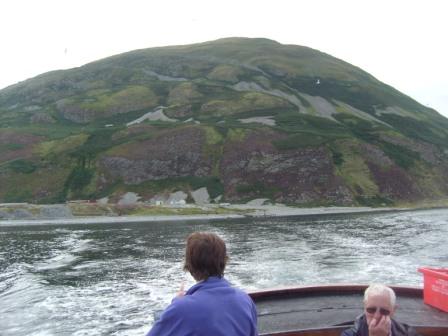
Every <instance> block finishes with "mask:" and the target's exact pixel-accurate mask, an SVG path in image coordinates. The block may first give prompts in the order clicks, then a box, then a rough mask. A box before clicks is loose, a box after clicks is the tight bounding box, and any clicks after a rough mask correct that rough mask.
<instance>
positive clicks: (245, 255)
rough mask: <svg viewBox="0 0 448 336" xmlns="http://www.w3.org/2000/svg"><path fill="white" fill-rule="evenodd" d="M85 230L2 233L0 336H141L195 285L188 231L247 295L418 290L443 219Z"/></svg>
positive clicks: (441, 235) (440, 213)
mask: <svg viewBox="0 0 448 336" xmlns="http://www.w3.org/2000/svg"><path fill="white" fill-rule="evenodd" d="M83 228H84V229H83V230H76V229H71V228H69V227H66V226H64V227H57V226H55V227H53V228H52V229H51V230H47V231H45V230H38V229H35V230H34V229H33V230H30V231H28V230H22V231H21V229H20V228H18V229H17V231H14V230H11V229H10V228H9V229H8V230H5V231H2V228H1V227H0V233H1V234H2V240H0V255H1V256H3V257H4V258H5V260H6V264H5V265H6V267H5V268H4V269H3V270H2V271H1V272H0V302H1V304H0V325H1V326H2V331H1V332H0V334H1V335H2V336H12V335H14V336H25V335H26V336H29V335H35V336H47V335H48V336H53V335H57V336H59V335H61V336H67V335H77V336H91V335H92V336H93V335H115V336H137V335H139V336H141V335H144V334H145V333H146V332H147V331H148V330H149V329H150V327H151V325H152V324H153V322H154V317H157V314H159V312H160V311H162V310H163V309H164V308H165V307H166V306H167V305H168V304H169V303H170V302H171V300H172V298H173V296H174V295H175V294H176V292H177V291H178V290H179V287H180V284H181V283H182V281H185V288H186V289H187V288H189V287H190V286H192V285H193V284H194V281H193V279H192V278H191V276H186V275H185V273H184V272H183V270H182V262H183V261H182V258H183V253H184V243H185V237H186V236H187V235H188V234H189V233H190V232H192V231H212V232H216V233H217V234H219V235H220V236H222V237H223V238H224V240H225V241H226V242H227V245H228V250H229V253H230V262H229V265H228V267H227V269H226V278H227V279H228V280H229V281H230V282H231V283H232V284H233V285H235V286H237V287H240V288H243V289H246V290H255V289H264V288H272V287H281V286H293V285H311V284H317V283H319V284H322V283H347V282H358V283H368V282H371V281H379V282H385V283H389V284H402V285H421V283H422V278H421V275H420V274H419V273H417V272H416V269H417V267H418V266H423V265H427V266H443V265H438V263H440V262H441V260H445V261H446V260H447V259H448V250H447V249H446V242H445V237H446V236H447V235H448V211H447V210H434V211H427V212H425V211H423V212H414V213H396V214H382V215H381V214H374V215H372V214H370V215H360V216H357V215H355V216H347V217H344V216H339V217H335V218H331V217H330V218H329V217H328V216H326V217H323V218H322V219H319V218H318V217H316V218H313V219H309V220H304V219H302V220H295V219H292V218H291V219H281V218H279V219H274V220H264V221H263V220H258V221H257V220H254V221H252V222H248V221H245V222H236V221H232V222H213V223H205V222H202V223H199V224H198V223H174V222H173V223H170V224H169V225H167V224H166V223H150V224H144V223H142V224H138V225H137V224H134V225H132V226H129V227H126V228H123V227H121V226H117V225H116V224H114V225H113V226H108V225H106V224H104V228H101V227H100V228H98V226H94V227H92V228H90V227H89V226H87V225H86V226H84V227H83ZM3 238H4V239H3ZM10 244H13V245H10ZM11 246H17V248H16V249H11Z"/></svg>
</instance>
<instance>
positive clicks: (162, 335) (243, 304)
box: [147, 232, 258, 336]
mask: <svg viewBox="0 0 448 336" xmlns="http://www.w3.org/2000/svg"><path fill="white" fill-rule="evenodd" d="M227 260H228V256H227V250H226V244H225V243H224V241H223V240H222V239H221V238H220V237H218V236H217V235H216V234H213V233H205V232H195V233H192V234H190V235H189V236H188V238H187V246H186V249H185V263H184V270H185V271H188V272H190V274H191V275H192V276H193V278H194V279H195V280H196V281H197V283H196V284H195V285H194V286H192V287H191V288H190V289H189V290H188V291H187V292H186V293H184V292H183V288H181V291H180V292H179V293H178V296H177V297H175V298H174V299H173V301H172V302H171V304H170V305H169V306H168V307H167V308H166V309H165V311H164V312H163V313H162V315H161V316H160V319H159V320H158V321H156V322H155V324H154V325H153V327H152V328H151V330H150V331H149V333H148V334H147V336H168V335H170V336H185V335H192V336H211V335H213V336H230V335H232V336H256V335H258V331H257V311H256V309H255V304H254V303H253V301H252V299H251V298H250V297H249V295H247V294H246V293H245V292H243V291H242V290H240V289H237V288H234V287H232V286H231V285H230V284H229V283H228V282H227V280H225V279H224V269H225V267H226V263H227Z"/></svg>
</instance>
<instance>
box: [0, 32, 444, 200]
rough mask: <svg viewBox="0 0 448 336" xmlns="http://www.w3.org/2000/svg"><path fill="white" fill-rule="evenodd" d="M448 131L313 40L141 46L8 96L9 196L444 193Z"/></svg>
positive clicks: (1, 136)
mask: <svg viewBox="0 0 448 336" xmlns="http://www.w3.org/2000/svg"><path fill="white" fill-rule="evenodd" d="M447 130H448V121H447V120H446V119H445V118H443V117H442V116H440V115H439V114H438V113H437V112H436V111H434V110H431V109H428V108H426V107H424V106H422V105H420V104H419V103H418V102H416V101H414V100H412V99H411V98H410V97H407V96H405V95H403V94H401V93H400V92H398V91H396V90H395V89H393V88H391V87H390V86H387V85H386V84H384V83H381V82H379V81H378V80H376V79H375V78H374V77H372V76H371V75H369V74H368V73H366V72H364V71H362V70H361V69H359V68H356V67H353V66H351V65H350V64H348V63H345V62H344V61H342V60H338V59H335V58H333V57H331V56H329V55H327V54H324V53H321V52H319V51H316V50H313V49H310V48H306V47H300V46H285V45H281V44H279V43H277V42H275V41H270V40H265V39H244V38H235V39H223V40H218V41H212V42H207V43H202V44H196V45H190V46H181V47H169V48H154V49H147V50H139V51H135V52H129V53H126V54H122V55H117V56H114V57H111V58H108V59H104V60H100V61H97V62H94V63H91V64H88V65H85V66H83V67H80V68H77V69H72V70H67V71H56V72H52V73H48V74H43V75H41V76H38V77H36V78H33V79H30V80H28V81H25V82H22V83H19V84H17V85H14V86H11V87H9V88H6V89H4V90H2V91H0V202H18V201H33V202H43V203H45V202H49V203H51V202H61V201H65V200H69V199H99V198H105V197H108V199H110V200H111V201H119V200H120V199H121V198H122V196H123V195H126V194H128V193H132V194H133V195H136V197H137V198H139V199H140V200H143V201H150V200H169V199H171V198H170V197H171V196H170V195H174V194H176V193H179V194H182V195H186V196H185V197H186V198H185V197H184V198H183V199H182V200H186V201H187V202H192V201H193V200H194V199H196V198H198V197H197V194H198V193H199V192H198V190H201V192H200V194H201V195H205V194H207V195H208V196H207V197H205V198H204V197H200V198H201V199H209V198H210V199H211V200H216V201H218V200H219V201H231V202H242V201H248V200H250V199H253V198H267V199H270V200H271V201H273V202H284V203H292V204H301V205H319V204H325V205H329V204H339V205H356V204H357V205H391V204H398V203H402V202H420V201H426V200H435V199H444V198H446V197H447V196H448V131H447Z"/></svg>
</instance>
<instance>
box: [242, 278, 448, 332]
mask: <svg viewBox="0 0 448 336" xmlns="http://www.w3.org/2000/svg"><path fill="white" fill-rule="evenodd" d="M390 287H391V288H392V289H393V290H394V291H395V294H396V296H397V306H398V307H397V310H396V312H395V318H396V319H397V320H398V321H400V322H403V323H406V324H409V325H411V326H413V327H414V328H415V329H416V330H417V332H418V333H420V334H421V335H423V336H448V313H447V312H443V311H442V310H439V309H437V308H434V307H432V306H429V305H427V304H425V303H424V302H423V289H422V288H417V287H401V286H390ZM366 288H367V285H360V284H356V285H348V284H347V285H325V286H303V287H285V288H279V289H267V290H260V291H253V292H249V295H250V296H251V297H252V299H253V301H254V302H255V305H256V306H257V312H258V331H259V333H260V335H263V336H340V334H341V332H342V331H343V330H345V329H347V328H349V327H350V326H351V325H353V321H354V319H355V318H356V317H357V316H359V315H361V314H362V313H363V303H362V302H363V298H364V291H365V289H366Z"/></svg>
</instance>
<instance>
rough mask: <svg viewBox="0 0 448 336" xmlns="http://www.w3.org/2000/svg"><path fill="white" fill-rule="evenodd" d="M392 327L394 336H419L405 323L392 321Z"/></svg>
mask: <svg viewBox="0 0 448 336" xmlns="http://www.w3.org/2000/svg"><path fill="white" fill-rule="evenodd" d="M392 327H393V329H394V335H397V336H419V335H420V334H418V333H417V331H416V330H415V329H414V328H413V327H411V326H410V325H408V324H406V323H401V322H398V321H397V320H394V319H393V320H392Z"/></svg>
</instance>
